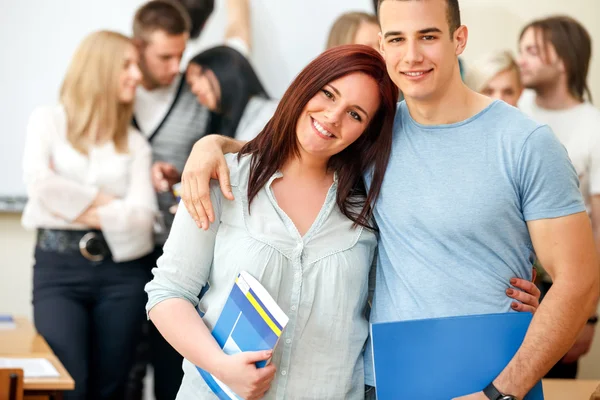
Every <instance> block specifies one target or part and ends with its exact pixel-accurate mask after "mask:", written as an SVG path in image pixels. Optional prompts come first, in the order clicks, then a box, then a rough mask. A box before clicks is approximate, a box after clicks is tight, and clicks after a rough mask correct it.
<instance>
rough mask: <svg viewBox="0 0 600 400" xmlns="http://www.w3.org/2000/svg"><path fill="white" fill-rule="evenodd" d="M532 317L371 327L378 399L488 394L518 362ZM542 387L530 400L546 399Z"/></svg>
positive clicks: (513, 315)
mask: <svg viewBox="0 0 600 400" xmlns="http://www.w3.org/2000/svg"><path fill="white" fill-rule="evenodd" d="M531 318H532V315H531V314H530V313H507V314H486V315H473V316H464V317H449V318H434V319H423V320H413V321H401V322H386V323H378V324H372V325H371V336H372V346H373V358H374V361H373V362H374V367H375V383H376V386H377V388H376V393H377V399H378V400H388V399H394V400H396V399H406V400H409V399H410V400H413V399H414V400H421V399H423V400H449V399H452V398H453V397H458V396H463V395H466V394H470V393H474V392H478V391H480V390H483V388H485V387H486V386H487V385H488V384H489V383H490V382H492V381H493V380H494V378H496V376H498V374H499V373H500V372H501V371H502V370H503V369H504V367H505V366H506V365H507V364H508V363H509V361H510V360H511V359H512V358H513V356H514V355H515V353H516V352H517V350H518V349H519V347H520V346H521V343H522V342H523V339H524V338H525V333H526V332H527V328H528V327H529V323H530V322H531ZM543 399H544V394H543V392H542V383H541V382H538V384H537V385H536V386H535V387H534V388H533V389H532V390H531V392H529V394H528V395H527V396H526V397H525V400H543Z"/></svg>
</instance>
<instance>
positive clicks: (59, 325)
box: [33, 248, 148, 400]
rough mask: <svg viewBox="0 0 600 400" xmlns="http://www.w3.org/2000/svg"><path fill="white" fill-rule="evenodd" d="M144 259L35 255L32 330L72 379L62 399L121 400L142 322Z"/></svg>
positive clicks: (38, 252)
mask: <svg viewBox="0 0 600 400" xmlns="http://www.w3.org/2000/svg"><path fill="white" fill-rule="evenodd" d="M146 262H147V261H145V259H139V260H134V261H128V262H123V263H115V262H113V261H112V260H110V259H109V260H104V261H101V262H97V263H95V262H91V261H88V260H87V259H85V258H84V257H83V256H81V255H80V254H64V253H58V252H53V251H47V250H41V249H39V248H36V250H35V265H34V270H33V314H34V321H35V327H36V329H37V330H38V332H39V333H40V334H41V335H42V336H43V337H44V338H45V339H46V341H47V342H48V344H49V345H50V347H51V348H52V351H53V352H54V353H55V354H56V355H57V357H58V358H59V359H60V361H61V362H62V364H63V365H64V366H65V368H66V369H67V371H69V373H70V374H71V376H72V377H73V379H74V380H75V390H74V391H67V392H65V395H64V398H65V399H66V400H72V399H77V400H84V399H94V400H96V399H102V400H104V399H110V400H113V399H114V400H117V399H123V398H124V394H125V384H126V382H127V376H128V373H129V371H130V369H131V365H132V362H133V355H134V351H135V344H136V343H137V342H138V339H139V335H140V327H141V324H142V322H143V320H144V317H145V314H144V305H145V304H146V294H145V292H144V285H145V284H146V281H147V278H148V274H147V267H145V263H146Z"/></svg>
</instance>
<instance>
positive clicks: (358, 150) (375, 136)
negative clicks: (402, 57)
mask: <svg viewBox="0 0 600 400" xmlns="http://www.w3.org/2000/svg"><path fill="white" fill-rule="evenodd" d="M352 73H363V74H366V75H368V76H370V77H372V78H373V79H374V80H375V82H377V85H378V87H379V96H380V99H381V103H380V105H379V108H378V109H377V112H376V113H375V114H374V116H373V119H372V120H371V121H370V123H369V125H368V126H367V128H366V129H365V131H364V132H363V134H362V135H361V136H360V137H359V138H358V139H357V140H356V141H355V142H354V143H352V144H351V145H350V146H348V147H347V148H346V149H344V150H343V151H341V152H340V153H338V154H335V155H334V156H332V157H331V159H330V160H329V168H330V169H331V170H333V171H336V172H337V175H338V190H337V199H336V201H337V205H338V207H339V208H340V210H341V211H342V213H344V215H346V216H347V217H348V218H350V219H351V220H352V221H353V222H354V223H355V224H356V225H361V226H364V227H367V228H371V226H370V223H369V221H370V219H371V217H372V215H373V206H374V204H375V201H376V199H377V196H378V195H379V191H380V189H381V184H382V182H383V176H384V174H385V169H386V167H387V163H388V159H389V156H390V152H391V149H392V126H393V123H394V115H395V112H396V102H397V100H398V88H397V87H396V85H394V83H393V82H392V80H391V79H390V77H389V75H388V73H387V70H386V66H385V62H384V60H383V58H382V57H381V55H380V54H379V53H378V52H377V51H375V50H373V49H372V48H371V47H368V46H363V45H355V44H353V45H344V46H337V47H334V48H331V49H329V50H327V51H325V52H324V53H322V54H321V55H320V56H318V57H317V58H315V59H314V60H313V61H312V62H311V63H310V64H308V65H307V66H306V68H304V69H303V70H302V71H301V72H300V74H298V76H297V77H296V79H294V81H293V82H292V84H291V85H290V87H289V88H288V90H287V91H286V92H285V94H284V95H283V97H282V98H281V101H280V102H279V106H278V107H277V110H276V111H275V114H274V116H273V118H271V120H270V121H269V122H268V123H267V125H266V126H265V128H264V129H263V130H262V132H261V133H260V134H259V135H258V136H257V137H256V138H255V139H254V140H252V141H250V142H248V143H247V144H246V145H245V146H244V147H243V148H242V150H241V151H240V153H239V156H240V157H241V156H242V155H245V154H251V155H252V160H251V162H250V179H249V182H248V202H249V204H250V203H251V202H252V199H253V198H254V196H256V194H257V193H258V192H259V191H260V189H261V188H262V187H263V186H264V185H266V183H267V181H268V180H269V179H270V178H271V177H272V176H273V174H274V173H275V172H276V171H277V170H278V169H280V168H281V167H282V166H283V165H284V164H285V162H286V161H288V160H289V158H290V157H300V151H299V148H298V140H297V135H296V122H297V121H298V118H300V115H301V113H302V111H303V110H304V107H305V106H306V104H307V103H308V101H309V100H310V99H312V98H313V96H315V94H317V93H318V92H319V91H320V90H321V89H322V88H323V87H324V86H325V85H327V84H328V83H330V82H332V81H334V80H336V79H339V78H341V77H343V76H346V75H348V74H352ZM366 173H370V174H372V182H371V186H370V188H369V191H368V193H367V192H366V190H365V187H364V183H363V176H364V175H365V174H366ZM365 195H366V201H365ZM357 209H360V212H357Z"/></svg>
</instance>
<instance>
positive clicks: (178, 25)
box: [133, 0, 192, 40]
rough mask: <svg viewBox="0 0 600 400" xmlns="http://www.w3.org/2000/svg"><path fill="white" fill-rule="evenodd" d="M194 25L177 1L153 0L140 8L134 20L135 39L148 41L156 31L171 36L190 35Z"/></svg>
mask: <svg viewBox="0 0 600 400" xmlns="http://www.w3.org/2000/svg"><path fill="white" fill-rule="evenodd" d="M191 26H192V23H191V20H190V16H189V15H188V12H187V11H186V9H185V8H184V7H183V6H182V5H181V3H178V2H176V1H172V0H152V1H149V2H147V3H146V4H144V5H143V6H141V7H140V8H138V10H137V11H136V13H135V17H134V18H133V37H134V38H136V39H143V40H147V39H148V36H149V35H150V34H152V33H153V32H155V31H158V30H160V31H164V32H166V33H167V34H169V35H181V34H183V33H189V32H190V29H191Z"/></svg>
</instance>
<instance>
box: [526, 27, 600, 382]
mask: <svg viewBox="0 0 600 400" xmlns="http://www.w3.org/2000/svg"><path fill="white" fill-rule="evenodd" d="M591 54H592V39H591V37H590V35H589V33H588V32H587V30H586V29H585V28H584V27H583V25H581V24H580V23H579V22H578V21H576V20H575V19H573V18H571V17H566V16H552V17H548V18H543V19H539V20H535V21H533V22H531V23H529V24H527V25H526V26H525V27H524V28H523V30H522V31H521V35H520V37H519V61H518V62H519V67H520V68H521V79H522V81H523V85H524V86H525V88H527V89H532V91H533V96H528V95H526V94H524V95H523V96H522V98H521V101H520V102H519V108H521V110H522V111H523V112H524V113H526V114H527V115H529V116H530V117H531V118H533V119H534V120H536V121H538V122H541V123H544V124H548V125H549V126H550V127H551V128H552V130H553V131H554V133H555V134H556V136H557V137H558V139H559V140H560V141H561V142H562V144H563V145H564V146H565V148H566V149H567V152H568V153H569V158H570V159H571V162H572V163H573V166H574V167H575V170H576V171H577V174H578V176H579V181H580V189H581V192H582V194H583V198H584V200H585V203H586V207H587V211H588V213H589V214H590V218H591V222H592V228H593V230H594V237H595V240H596V248H597V249H600V111H599V110H598V109H597V108H596V107H594V106H593V105H592V104H591V101H592V96H591V93H590V90H589V86H588V82H587V78H588V71H589V65H590V60H591ZM539 284H540V289H541V290H542V295H543V294H544V293H545V292H547V291H548V290H549V288H550V286H551V285H552V283H551V280H550V277H549V276H548V275H547V274H544V273H541V274H540V282H539ZM542 299H543V297H542ZM597 321H598V317H597V315H592V316H590V319H589V320H588V323H587V324H586V326H585V328H584V329H583V331H582V332H581V334H580V335H579V338H578V339H577V341H576V342H575V344H574V345H573V347H572V348H571V350H569V352H568V353H567V354H566V355H565V357H564V358H563V359H562V360H561V361H559V362H558V363H557V364H556V366H555V367H554V368H552V370H550V372H549V373H548V375H546V377H548V378H576V376H577V369H578V360H579V358H580V357H581V356H583V355H585V354H586V353H587V352H588V351H589V350H590V347H591V345H592V341H593V338H594V333H595V325H596V322H597Z"/></svg>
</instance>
